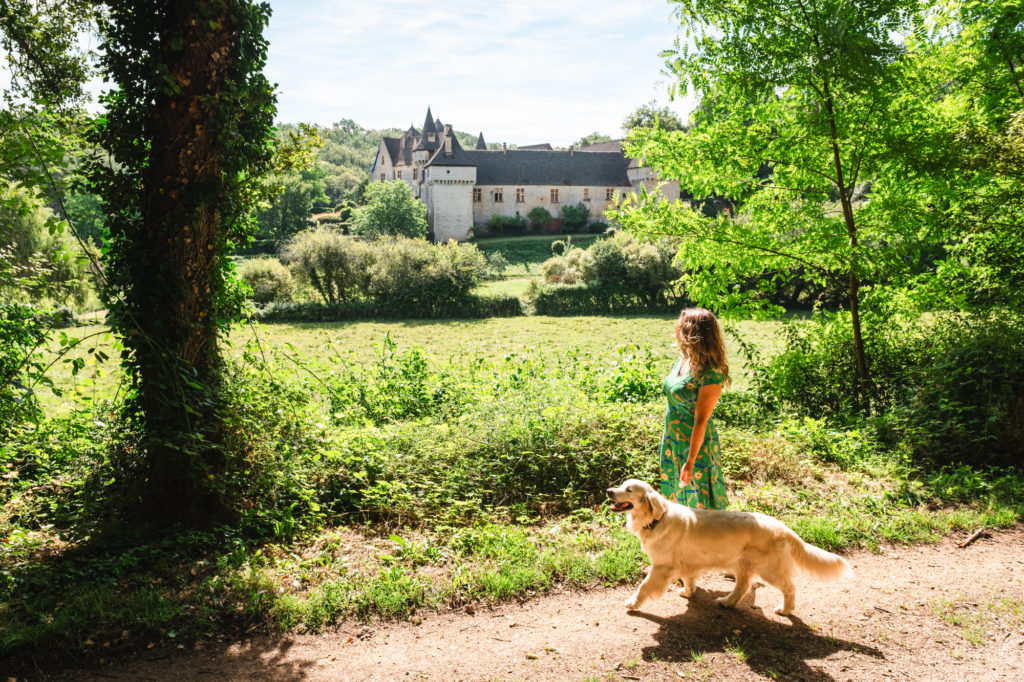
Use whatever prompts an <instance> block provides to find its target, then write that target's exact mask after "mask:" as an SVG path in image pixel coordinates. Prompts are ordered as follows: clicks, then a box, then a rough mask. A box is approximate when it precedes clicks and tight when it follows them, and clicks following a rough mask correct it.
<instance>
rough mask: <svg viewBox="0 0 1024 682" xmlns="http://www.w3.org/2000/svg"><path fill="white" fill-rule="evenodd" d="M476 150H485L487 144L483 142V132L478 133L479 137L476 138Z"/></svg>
mask: <svg viewBox="0 0 1024 682" xmlns="http://www.w3.org/2000/svg"><path fill="white" fill-rule="evenodd" d="M476 148H477V149H487V143H486V142H484V134H483V132H481V133H480V137H478V138H476Z"/></svg>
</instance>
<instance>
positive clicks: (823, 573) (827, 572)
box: [790, 533, 853, 580]
mask: <svg viewBox="0 0 1024 682" xmlns="http://www.w3.org/2000/svg"><path fill="white" fill-rule="evenodd" d="M790 540H791V542H790V547H791V551H792V554H793V561H794V563H796V565H797V567H798V568H800V569H801V570H802V571H803V572H804V573H807V574H808V575H810V576H811V577H812V578H815V579H817V580H839V579H840V578H845V577H846V576H847V575H849V574H850V573H852V572H853V569H852V568H850V564H848V563H847V562H846V559H844V558H843V557H841V556H839V555H838V554H833V553H832V552H826V551H825V550H823V549H821V548H820V547H815V546H814V545H809V544H807V543H806V542H804V541H803V540H801V539H800V538H799V536H797V535H796V533H794V534H793V537H792V538H790Z"/></svg>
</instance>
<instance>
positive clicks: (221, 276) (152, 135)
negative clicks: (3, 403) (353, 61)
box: [89, 0, 275, 523]
mask: <svg viewBox="0 0 1024 682" xmlns="http://www.w3.org/2000/svg"><path fill="white" fill-rule="evenodd" d="M269 14H270V10H269V7H268V6H267V5H266V4H256V3H253V2H250V1H248V0H206V1H201V2H163V1H162V0H142V1H133V2H128V1H122V2H116V1H115V2H108V3H107V11H106V12H105V13H104V14H103V15H102V16H101V21H100V24H99V28H100V33H101V36H102V44H101V51H102V57H101V59H100V63H101V67H102V69H103V70H104V72H105V73H106V75H107V77H108V79H110V80H112V81H113V82H114V84H115V88H114V89H113V90H111V91H110V92H108V93H106V94H105V95H104V96H102V97H101V101H102V102H103V103H104V104H105V106H106V113H105V115H103V116H102V117H101V118H100V119H99V121H98V123H97V125H96V126H95V129H94V131H93V141H94V143H96V145H97V146H98V147H99V148H100V149H101V150H102V152H103V155H102V156H97V157H96V158H94V159H93V160H92V162H91V164H90V168H89V177H90V181H91V183H92V186H93V189H94V191H96V192H97V193H98V194H99V195H100V197H101V198H102V201H103V203H104V205H105V208H106V210H107V213H108V215H109V216H110V218H109V235H108V240H107V244H106V247H105V254H104V256H105V264H106V270H107V272H106V275H107V286H106V288H105V291H104V292H103V293H104V296H105V298H106V301H107V304H108V310H109V321H110V324H111V326H112V327H113V328H114V329H116V330H117V331H118V332H119V333H120V334H121V336H122V337H123V339H124V344H125V350H124V352H123V364H124V367H125V370H126V371H127V372H128V375H129V376H130V380H131V394H130V397H131V401H130V402H129V404H130V406H131V407H132V408H134V409H133V414H134V416H135V417H136V418H137V419H138V423H139V427H140V429H141V432H142V434H143V437H142V442H141V444H140V453H139V455H140V460H139V462H138V471H139V474H140V479H141V482H142V484H143V485H142V488H141V493H140V494H141V497H142V500H143V509H144V510H145V511H146V512H147V513H148V514H149V515H150V516H151V517H152V518H153V519H154V520H159V521H184V522H189V523H193V522H197V521H202V520H204V519H210V518H216V517H219V516H222V515H223V514H225V513H227V512H229V511H230V510H228V509H226V508H225V505H224V502H223V496H222V495H221V492H222V491H223V489H224V488H223V483H222V482H221V481H220V475H221V474H222V472H223V470H224V467H225V457H226V453H225V452H224V451H223V449H222V447H221V443H222V437H221V436H222V429H223V421H222V420H223V416H222V411H221V405H220V399H219V396H220V395H221V391H220V388H219V380H220V370H221V365H222V362H221V355H220V351H219V347H218V336H219V334H220V332H221V330H223V329H224V328H225V325H226V323H227V322H228V321H229V320H230V318H231V316H232V314H233V312H232V307H233V305H234V302H235V301H237V300H238V296H237V295H236V294H235V292H234V288H233V281H232V278H231V266H230V262H229V260H228V259H227V252H228V250H229V249H230V248H231V246H232V245H235V244H239V243H242V242H243V241H244V239H245V237H246V233H247V231H248V230H249V229H250V227H251V224H250V223H251V218H250V216H251V213H252V211H251V207H252V204H253V202H254V198H255V197H256V196H257V193H258V192H259V187H258V184H259V177H260V175H261V174H262V173H263V172H265V171H266V170H267V169H268V167H269V165H270V162H271V160H272V157H273V151H274V143H273V128H272V123H273V115H274V112H275V98H274V95H273V91H272V88H271V87H270V85H269V84H268V83H267V81H266V79H265V78H264V76H263V75H262V69H263V66H264V63H265V61H266V47H267V44H266V41H265V39H264V38H263V35H262V32H263V29H264V27H265V25H266V23H267V20H268V18H269Z"/></svg>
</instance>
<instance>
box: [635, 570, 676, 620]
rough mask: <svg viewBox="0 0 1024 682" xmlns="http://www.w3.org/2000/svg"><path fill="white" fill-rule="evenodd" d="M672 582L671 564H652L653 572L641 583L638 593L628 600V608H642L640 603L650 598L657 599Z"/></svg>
mask: <svg viewBox="0 0 1024 682" xmlns="http://www.w3.org/2000/svg"><path fill="white" fill-rule="evenodd" d="M670 582H672V567H671V566H652V567H651V572H650V573H648V574H647V577H646V578H644V581H643V582H642V583H640V587H638V588H637V590H636V594H634V595H633V597H632V599H630V600H629V601H627V602H626V608H627V609H629V610H630V611H632V610H634V609H638V608H640V605H641V604H643V603H644V602H645V601H647V600H648V599H657V598H658V597H660V596H661V595H663V594H664V593H665V590H666V589H668V584H669V583H670Z"/></svg>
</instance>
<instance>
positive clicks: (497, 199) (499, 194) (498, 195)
mask: <svg viewBox="0 0 1024 682" xmlns="http://www.w3.org/2000/svg"><path fill="white" fill-rule="evenodd" d="M504 201H505V190H502V189H496V190H494V203H496V204H501V203H504Z"/></svg>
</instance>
